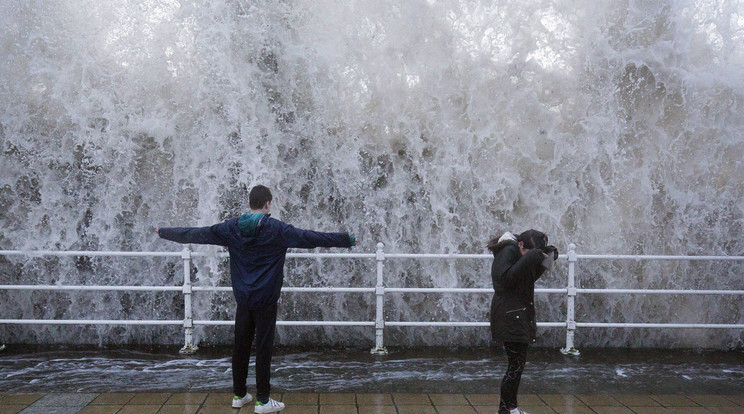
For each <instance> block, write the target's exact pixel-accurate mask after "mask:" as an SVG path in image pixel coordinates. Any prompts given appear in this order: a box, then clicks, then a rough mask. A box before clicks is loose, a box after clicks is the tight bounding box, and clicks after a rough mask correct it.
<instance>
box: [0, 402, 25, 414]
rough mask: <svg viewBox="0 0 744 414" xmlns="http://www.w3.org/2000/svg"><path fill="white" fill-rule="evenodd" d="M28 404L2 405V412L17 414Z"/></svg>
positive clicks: (0, 409) (4, 413)
mask: <svg viewBox="0 0 744 414" xmlns="http://www.w3.org/2000/svg"><path fill="white" fill-rule="evenodd" d="M26 407H28V406H27V405H25V404H24V405H10V404H9V405H0V414H16V413H19V412H21V410H23V409H24V408H26Z"/></svg>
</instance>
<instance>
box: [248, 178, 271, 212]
mask: <svg viewBox="0 0 744 414" xmlns="http://www.w3.org/2000/svg"><path fill="white" fill-rule="evenodd" d="M269 201H271V191H269V189H268V187H265V186H263V185H260V184H259V185H257V186H255V187H253V188H251V193H250V194H248V204H249V205H250V207H251V209H252V210H260V209H262V208H264V206H265V205H266V203H268V202H269Z"/></svg>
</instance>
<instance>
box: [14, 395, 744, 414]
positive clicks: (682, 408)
mask: <svg viewBox="0 0 744 414" xmlns="http://www.w3.org/2000/svg"><path fill="white" fill-rule="evenodd" d="M273 397H274V398H275V399H279V400H282V401H284V402H285V403H286V404H287V408H286V409H285V410H284V411H283V412H282V413H284V414H495V413H497V412H498V402H499V397H498V395H496V394H423V393H422V394H415V393H400V394H398V393H392V394H353V393H283V394H275V395H273ZM231 399H232V394H229V393H104V394H97V393H52V394H20V393H19V394H15V393H6V394H0V414H15V413H23V414H41V413H44V414H74V413H81V414H150V413H153V414H155V413H164V414H223V413H224V414H244V413H253V407H252V405H249V406H246V407H243V408H242V409H240V410H238V409H233V408H232V407H230V402H231ZM520 405H521V408H522V409H523V410H525V411H526V412H527V413H530V414H548V413H550V414H554V413H560V414H667V413H679V414H703V413H717V414H743V413H744V394H725V395H710V394H705V395H682V394H664V395H653V394H652V395H643V394H617V395H615V394H578V395H568V394H525V395H521V396H520Z"/></svg>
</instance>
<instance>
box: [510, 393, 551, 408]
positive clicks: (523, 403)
mask: <svg viewBox="0 0 744 414" xmlns="http://www.w3.org/2000/svg"><path fill="white" fill-rule="evenodd" d="M517 401H519V406H520V407H527V406H539V405H547V404H545V401H543V400H542V398H540V397H539V396H537V395H535V394H520V395H518V396H517Z"/></svg>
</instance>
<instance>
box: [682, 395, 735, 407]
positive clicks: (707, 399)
mask: <svg viewBox="0 0 744 414" xmlns="http://www.w3.org/2000/svg"><path fill="white" fill-rule="evenodd" d="M687 398H689V399H691V400H692V401H695V402H696V403H698V404H700V405H702V406H704V407H732V406H735V405H736V404H734V402H733V401H731V400H728V399H726V398H724V397H723V396H721V395H700V394H693V395H688V396H687Z"/></svg>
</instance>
